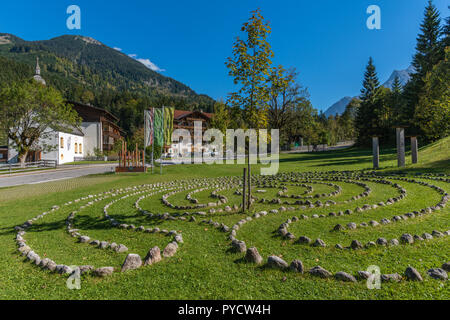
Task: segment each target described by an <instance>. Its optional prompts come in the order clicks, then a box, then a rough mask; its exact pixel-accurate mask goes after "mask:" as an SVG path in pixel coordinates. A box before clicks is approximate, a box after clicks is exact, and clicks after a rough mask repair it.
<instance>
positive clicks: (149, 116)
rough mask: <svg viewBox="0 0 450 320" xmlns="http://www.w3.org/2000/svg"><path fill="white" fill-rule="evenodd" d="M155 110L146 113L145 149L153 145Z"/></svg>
mask: <svg viewBox="0 0 450 320" xmlns="http://www.w3.org/2000/svg"><path fill="white" fill-rule="evenodd" d="M154 110H155V109H154V108H151V109H150V110H145V111H144V121H145V144H144V145H145V147H148V146H151V145H152V144H153V117H154V112H155V111H154Z"/></svg>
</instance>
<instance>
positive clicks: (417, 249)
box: [0, 138, 450, 300]
mask: <svg viewBox="0 0 450 320" xmlns="http://www.w3.org/2000/svg"><path fill="white" fill-rule="evenodd" d="M381 154H382V156H381V166H382V168H381V170H379V172H380V173H384V174H386V175H388V176H390V177H389V178H386V180H388V181H392V182H393V183H398V184H399V185H400V186H401V187H403V188H404V189H405V190H406V191H407V195H406V197H405V198H404V199H401V200H399V201H397V202H395V203H393V204H392V205H389V206H383V207H378V208H376V209H372V210H368V211H364V212H363V213H354V214H352V215H343V216H336V217H329V216H328V213H329V212H331V211H333V212H339V211H345V210H346V209H352V210H354V209H355V208H356V207H362V206H363V205H364V204H370V205H373V204H378V203H379V202H380V201H383V202H387V200H388V199H389V198H393V197H397V196H398V195H399V190H398V188H395V187H394V186H392V185H388V184H381V183H379V182H378V181H375V180H376V179H373V178H369V179H368V180H367V181H362V182H364V183H365V184H366V185H367V186H368V187H369V188H370V189H371V192H370V193H369V194H368V196H366V197H362V198H360V199H356V200H351V198H352V197H353V196H355V195H358V194H361V193H362V192H364V188H363V187H362V186H361V185H357V184H355V183H353V182H352V181H350V180H345V181H329V180H327V181H325V182H331V183H333V184H335V185H337V186H340V187H341V189H342V192H341V193H339V194H337V195H333V196H322V197H320V198H314V199H312V201H313V202H315V201H316V200H317V199H320V201H322V202H323V203H325V202H326V201H327V200H333V201H335V202H336V204H333V205H331V206H330V207H314V208H307V209H301V208H300V206H298V205H293V207H294V208H295V210H294V211H285V212H279V213H277V214H268V215H267V216H264V217H261V218H259V219H253V220H252V221H250V222H248V223H245V224H244V225H242V226H241V228H240V229H239V230H238V231H237V235H236V238H238V239H239V240H243V241H245V243H246V244H247V247H253V246H254V247H256V248H257V249H258V251H259V253H260V254H261V255H262V257H263V259H264V262H265V261H267V258H268V256H270V255H277V256H280V257H282V258H283V259H284V260H286V261H287V262H288V263H290V262H291V261H292V260H294V259H299V260H301V261H302V262H303V264H304V266H305V269H306V270H308V269H310V268H312V267H314V266H317V265H320V266H322V267H323V268H325V269H327V270H328V271H330V272H332V273H336V272H339V271H345V272H347V273H350V274H353V275H355V274H356V273H357V271H360V270H366V269H367V267H368V266H370V265H377V266H379V267H380V269H381V272H382V273H383V274H390V273H399V274H401V275H402V276H403V275H404V271H405V269H406V268H407V267H408V266H413V267H414V268H416V269H417V270H418V271H419V272H420V273H421V275H422V276H423V279H424V281H423V282H415V281H408V280H406V278H404V279H403V280H402V281H401V282H398V283H388V282H386V283H382V286H381V289H379V290H369V289H367V286H366V282H365V281H358V282H357V283H347V282H341V281H337V280H335V279H333V278H329V279H321V278H318V277H314V276H312V275H310V274H308V272H305V273H304V274H299V273H293V272H289V271H282V270H278V269H269V268H267V267H266V266H265V265H264V264H263V265H261V266H257V265H255V264H250V263H246V262H245V261H244V260H243V257H244V255H245V253H235V252H231V251H230V243H231V241H230V240H229V239H228V237H229V233H224V232H221V231H220V230H219V228H216V227H214V226H213V225H210V224H205V223H202V222H201V220H203V219H206V220H209V219H212V220H213V221H215V222H218V223H223V224H225V225H227V226H229V227H231V226H233V225H234V224H235V223H237V222H238V221H239V220H241V219H243V218H245V217H247V216H252V215H253V214H254V213H256V212H260V211H262V210H266V211H269V210H272V209H278V208H280V206H281V205H280V204H269V203H255V204H254V206H253V207H252V211H251V212H249V213H246V214H241V213H237V212H231V213H229V212H220V213H218V212H216V213H207V216H206V217H204V218H202V217H201V216H196V219H197V220H196V221H195V222H188V221H182V220H162V219H159V218H155V217H153V218H148V217H146V216H145V215H143V214H142V213H141V212H139V210H138V209H136V208H135V202H136V200H137V199H138V198H140V197H141V196H143V195H144V196H145V195H148V192H150V193H152V192H154V193H155V194H154V195H150V196H147V197H145V198H143V199H142V200H141V201H140V202H139V205H140V207H141V208H142V209H143V210H147V211H149V212H152V213H165V212H167V213H169V214H176V213H180V212H181V213H183V212H185V211H187V212H191V213H193V212H197V211H199V210H202V211H205V212H208V210H209V208H206V209H190V210H176V209H172V208H169V207H167V206H166V205H164V204H163V203H162V201H161V197H162V195H163V194H165V193H167V192H163V191H162V190H160V189H158V188H157V187H154V188H152V191H148V192H147V193H146V192H145V190H142V191H143V192H142V193H139V194H133V193H135V192H136V191H137V190H130V191H129V192H124V193H121V194H118V195H116V196H112V195H109V197H108V198H105V199H102V200H99V201H95V202H92V203H91V204H89V202H91V201H92V199H86V200H81V201H80V202H77V203H71V204H68V205H66V206H64V205H63V204H64V203H67V202H69V201H73V200H75V199H77V198H81V197H85V196H87V195H96V194H100V193H102V192H104V191H108V190H111V189H119V188H127V187H132V186H139V185H143V184H154V183H157V182H163V183H166V182H171V181H178V182H179V181H181V180H188V181H192V182H191V187H187V186H186V185H183V186H182V188H180V190H178V192H177V193H175V194H173V195H171V196H169V197H168V201H169V202H171V203H173V204H175V205H190V202H189V201H188V200H187V199H186V197H187V195H188V194H189V193H190V192H192V191H193V190H196V189H198V188H199V187H196V186H194V184H195V182H194V179H200V178H202V179H203V178H208V179H209V180H208V181H210V182H211V183H212V182H213V181H216V180H214V179H217V178H219V177H224V176H238V175H240V174H242V168H243V166H241V165H180V166H168V167H165V168H164V175H162V176H161V175H159V174H154V175H151V174H124V175H114V174H105V175H93V176H87V177H82V178H76V179H71V180H64V181H57V182H49V183H45V184H40V185H25V186H19V187H11V188H4V189H0V255H1V257H2V259H1V260H0V299H289V300H291V299H293V300H297V299H450V289H449V285H448V281H439V280H434V279H432V278H430V277H429V276H427V275H426V271H427V270H428V269H430V268H437V267H441V265H442V264H443V263H444V262H447V261H449V260H450V238H449V237H440V238H436V237H434V238H433V239H432V240H427V241H416V242H415V243H414V244H409V245H405V244H400V245H398V246H375V247H371V248H363V249H359V250H349V249H337V248H335V244H337V243H339V244H342V245H343V246H348V245H350V242H351V241H352V240H354V239H357V240H359V241H360V242H361V243H362V244H363V245H364V244H366V243H367V242H369V241H375V240H377V238H379V237H383V238H386V239H387V240H390V239H393V238H397V239H399V238H400V236H401V235H402V234H404V233H410V234H412V235H416V234H417V235H421V234H423V233H424V232H428V233H431V232H432V231H433V230H440V231H442V232H444V231H446V230H449V229H450V217H449V212H450V209H449V205H447V206H446V207H445V208H443V209H441V210H438V211H434V212H433V213H430V214H426V215H423V216H420V217H415V218H414V219H407V220H401V221H398V222H395V223H390V224H387V225H379V226H377V227H371V226H368V227H358V228H356V229H354V230H344V231H341V232H333V231H331V230H332V229H333V227H334V226H335V225H336V224H338V223H339V224H341V225H343V226H345V225H347V224H348V223H350V222H354V223H356V224H357V225H359V224H360V223H362V222H369V221H370V220H376V221H380V220H381V219H383V218H388V219H392V217H393V216H395V215H403V214H405V213H407V212H412V211H415V210H417V211H420V209H422V208H426V207H430V206H434V205H436V203H438V202H439V201H440V200H441V197H442V194H440V193H439V192H438V191H437V190H436V189H433V188H430V187H429V186H427V185H422V184H419V183H417V182H421V181H423V182H427V183H429V184H434V185H436V186H437V187H440V188H442V189H444V190H445V191H446V192H449V191H450V186H449V183H448V182H444V181H437V180H433V179H429V178H427V177H426V176H418V175H417V174H418V173H433V174H444V175H449V174H450V138H447V139H444V140H442V141H440V142H438V143H436V144H434V145H431V146H427V147H425V148H422V149H421V150H420V153H419V157H420V162H421V163H420V164H419V165H410V164H409V163H408V165H407V168H405V169H404V170H403V172H405V173H406V174H407V177H412V178H413V179H415V181H416V182H412V181H403V180H399V179H397V178H398V176H395V177H392V176H391V175H392V174H393V173H396V172H397V171H398V168H396V166H395V165H396V154H395V150H392V149H388V150H381ZM258 167H259V166H256V165H255V166H253V173H257V172H259V170H257V169H258ZM370 168H371V156H370V151H369V150H358V149H354V148H352V149H347V150H340V151H334V152H324V153H316V154H309V153H308V154H289V155H282V156H281V160H280V172H281V173H289V172H296V173H306V172H326V171H332V170H335V171H346V170H348V171H357V172H359V173H364V172H366V173H367V171H371V169H370ZM323 176H325V175H323ZM366 177H369V176H366ZM377 179H380V178H377ZM217 181H222V185H221V186H222V187H224V188H225V189H224V190H221V191H219V194H220V195H223V196H225V197H226V198H227V199H228V202H227V203H226V204H224V205H223V206H222V208H223V207H225V205H230V206H232V205H233V204H239V203H240V201H241V196H239V195H236V194H234V193H235V191H236V189H237V188H236V187H234V188H231V189H227V187H231V184H227V183H223V181H224V180H217ZM320 182H324V181H322V180H317V179H312V180H311V181H309V182H307V183H306V184H307V185H309V186H310V187H312V189H313V190H312V192H311V193H307V192H308V190H307V188H306V187H305V186H295V185H292V184H289V183H288V186H287V194H288V195H292V194H295V195H303V197H304V196H306V195H308V194H309V195H312V196H314V195H316V194H319V195H321V194H324V195H325V194H328V193H330V192H333V191H334V190H335V187H333V186H331V185H325V184H322V183H320ZM214 189H215V187H213V186H209V187H208V188H207V190H204V191H199V192H196V193H193V194H192V196H195V198H197V199H198V201H199V202H200V203H208V202H212V201H216V200H217V199H215V200H214V199H213V198H212V197H211V191H212V190H214ZM254 189H255V190H256V189H264V190H265V191H266V192H265V193H264V194H256V193H255V195H256V196H258V197H264V198H266V199H273V198H277V197H278V195H277V193H278V192H279V191H280V190H281V189H282V187H281V186H280V184H279V183H277V184H276V185H274V187H269V186H267V187H263V186H256V185H255V186H254ZM124 191H125V190H124ZM126 194H129V196H128V197H126V198H123V199H121V198H122V197H123V196H124V195H126ZM102 196H104V195H102ZM115 199H116V200H118V201H117V202H115V203H113V204H111V206H109V207H108V214H109V215H110V216H111V217H112V218H113V219H115V220H117V221H118V222H119V223H126V224H133V225H135V226H141V225H142V226H144V227H145V228H154V227H159V228H160V229H167V230H176V231H178V232H181V233H182V235H183V240H184V243H181V244H179V248H178V251H177V253H176V254H175V255H174V256H173V257H170V258H163V260H162V261H161V262H159V263H157V264H154V265H151V266H145V267H141V268H139V269H137V270H131V271H127V272H124V273H121V272H120V266H121V264H122V263H123V261H124V260H125V257H126V256H127V254H128V253H136V254H139V255H140V256H141V257H142V258H144V257H145V255H146V254H147V252H148V250H149V249H150V248H152V247H154V246H159V247H160V248H161V250H162V249H163V248H164V247H165V246H166V245H167V244H168V243H169V242H170V241H171V240H170V237H168V236H164V235H162V234H159V233H144V232H136V231H132V230H123V229H119V228H114V227H113V226H112V225H111V224H110V223H109V221H108V220H107V219H106V218H105V216H104V213H103V208H104V206H105V205H106V204H107V203H109V202H111V201H112V200H115ZM281 199H282V200H283V201H284V200H290V199H284V198H281ZM54 205H58V206H60V209H58V210H55V211H54V212H51V213H50V214H48V215H46V216H45V217H43V218H42V219H39V220H37V221H35V222H34V223H33V225H32V226H31V228H29V229H28V230H27V232H26V234H25V235H24V238H25V240H26V241H27V245H29V246H30V247H31V248H32V249H33V250H34V251H35V252H36V253H37V254H39V255H40V257H41V258H44V257H48V258H51V259H52V260H54V261H56V262H57V263H58V264H66V265H93V266H95V267H103V266H112V267H114V268H116V271H118V272H114V273H113V274H112V275H111V276H108V277H105V278H98V277H94V276H92V275H89V274H87V275H83V276H82V281H81V289H80V290H69V289H67V287H66V279H67V275H59V274H56V273H52V272H50V271H49V270H42V269H41V268H40V267H38V266H36V265H33V264H32V263H30V261H27V260H26V259H25V258H24V257H22V256H21V255H20V253H19V252H18V251H17V245H16V241H15V237H16V231H15V230H14V227H15V226H17V225H21V224H23V223H24V222H25V221H27V220H28V219H31V218H34V217H36V216H37V215H39V214H41V213H42V212H44V211H49V210H50V209H51V208H52V206H54ZM285 206H286V207H287V206H288V205H285ZM216 209H217V208H216ZM73 211H77V212H76V216H75V218H74V220H73V224H74V228H77V229H79V230H80V231H79V232H80V233H81V234H83V235H87V236H89V237H90V238H91V239H99V240H105V241H108V242H113V241H114V242H117V243H121V244H124V245H125V246H127V247H128V249H129V250H128V252H126V253H116V252H114V251H112V250H109V249H107V250H104V249H99V248H95V247H94V246H92V245H89V244H85V243H79V242H78V241H77V239H76V238H74V237H71V235H70V234H69V233H68V232H67V231H66V219H67V216H68V215H69V214H70V213H71V212H73ZM314 214H317V215H321V214H323V215H325V216H326V217H324V218H316V219H314V218H313V215H314ZM301 215H306V216H308V217H309V219H307V220H302V219H301V220H299V221H298V222H292V223H290V224H289V232H291V233H292V234H294V235H295V236H296V237H299V236H301V235H306V236H308V237H309V238H311V239H313V240H315V239H317V238H320V239H322V240H323V241H324V242H325V243H326V244H327V246H326V247H325V248H316V247H312V246H309V245H300V244H296V243H295V240H287V239H285V238H282V237H281V236H279V235H278V234H277V233H276V230H277V229H278V227H279V226H280V224H282V223H283V222H285V221H286V220H287V219H290V218H292V217H293V216H297V217H300V216H301Z"/></svg>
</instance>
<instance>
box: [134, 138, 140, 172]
mask: <svg viewBox="0 0 450 320" xmlns="http://www.w3.org/2000/svg"><path fill="white" fill-rule="evenodd" d="M134 154H135V157H134V158H135V159H134V160H135V166H136V167H137V166H138V156H139V153H138V144H137V143H136V149H134Z"/></svg>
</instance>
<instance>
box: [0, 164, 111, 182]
mask: <svg viewBox="0 0 450 320" xmlns="http://www.w3.org/2000/svg"><path fill="white" fill-rule="evenodd" d="M115 166H116V164H114V163H113V164H111V163H110V164H100V165H84V166H76V167H64V168H59V169H56V170H45V171H43V172H34V173H26V174H24V173H22V174H14V175H11V176H6V175H5V176H0V188H3V187H12V186H19V185H23V184H37V183H43V182H50V181H57V180H64V179H71V178H77V177H81V176H86V175H89V174H98V173H104V172H111V170H112V169H111V168H114V167H115Z"/></svg>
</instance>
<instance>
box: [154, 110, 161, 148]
mask: <svg viewBox="0 0 450 320" xmlns="http://www.w3.org/2000/svg"><path fill="white" fill-rule="evenodd" d="M163 125H164V124H163V109H156V108H155V109H154V114H153V131H154V141H155V145H158V146H162V145H163V139H164V136H163V134H164V127H163Z"/></svg>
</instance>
